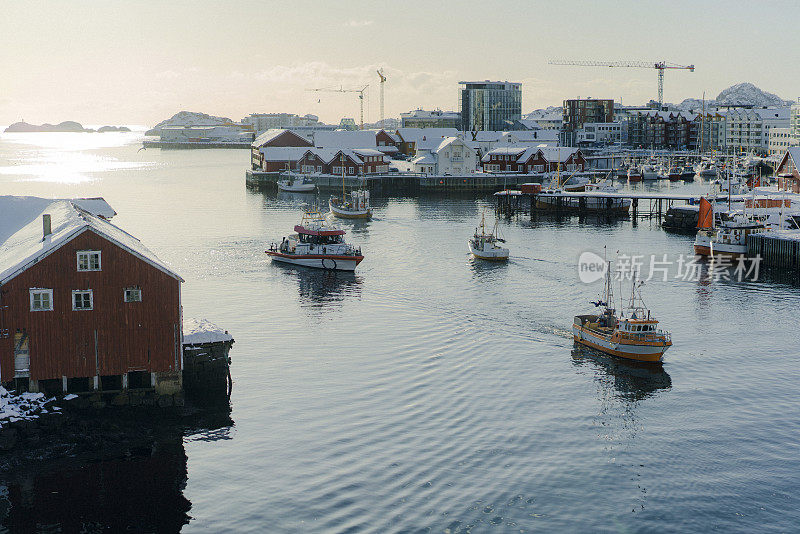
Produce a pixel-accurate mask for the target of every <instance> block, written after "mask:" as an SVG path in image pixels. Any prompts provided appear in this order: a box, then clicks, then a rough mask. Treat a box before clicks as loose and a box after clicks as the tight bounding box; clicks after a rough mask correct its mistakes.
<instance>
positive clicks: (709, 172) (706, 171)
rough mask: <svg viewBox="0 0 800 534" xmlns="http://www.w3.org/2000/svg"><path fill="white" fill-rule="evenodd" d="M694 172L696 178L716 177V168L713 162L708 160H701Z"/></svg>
mask: <svg viewBox="0 0 800 534" xmlns="http://www.w3.org/2000/svg"><path fill="white" fill-rule="evenodd" d="M694 172H695V174H696V175H698V176H703V177H705V176H716V175H717V166H716V165H714V162H713V161H711V160H709V159H703V160H702V161H700V163H698V164H697V165H695V167H694Z"/></svg>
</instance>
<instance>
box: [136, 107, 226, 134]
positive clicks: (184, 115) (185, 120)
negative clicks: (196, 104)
mask: <svg viewBox="0 0 800 534" xmlns="http://www.w3.org/2000/svg"><path fill="white" fill-rule="evenodd" d="M229 122H233V121H232V120H231V119H229V118H228V117H216V116H214V115H207V114H205V113H197V112H194V111H180V112H178V113H176V114H175V115H173V116H172V117H170V118H168V119H167V120H164V121H161V122H159V123H158V124H156V125H155V126H153V129H151V130H147V131H146V132H145V135H161V129H162V128H167V127H171V126H172V127H174V126H217V125H220V124H227V123H229Z"/></svg>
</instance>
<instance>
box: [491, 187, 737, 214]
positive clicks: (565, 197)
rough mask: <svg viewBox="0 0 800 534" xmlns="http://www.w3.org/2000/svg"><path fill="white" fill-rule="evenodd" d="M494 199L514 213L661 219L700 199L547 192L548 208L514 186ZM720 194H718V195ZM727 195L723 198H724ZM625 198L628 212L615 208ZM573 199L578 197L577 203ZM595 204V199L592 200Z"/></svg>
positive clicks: (672, 195) (535, 196)
mask: <svg viewBox="0 0 800 534" xmlns="http://www.w3.org/2000/svg"><path fill="white" fill-rule="evenodd" d="M494 196H495V199H496V206H495V207H496V211H497V213H498V214H501V215H506V216H510V215H514V214H517V213H523V214H531V215H533V214H534V213H539V212H543V213H557V214H569V213H572V214H579V215H588V214H594V215H600V216H612V217H613V216H626V215H629V216H630V217H632V218H634V219H636V218H645V219H647V218H657V219H659V220H660V219H662V218H663V217H664V214H665V213H666V212H667V210H669V209H670V208H672V207H673V206H675V205H683V204H694V203H695V202H698V201H699V200H700V196H701V195H689V194H680V193H656V192H638V191H618V192H613V193H611V192H606V191H575V192H569V191H564V192H559V193H550V194H548V195H547V198H548V199H552V200H553V201H552V203H551V206H549V207H548V208H546V209H545V208H537V200H538V198H539V196H540V195H539V194H537V193H523V192H521V191H515V190H504V191H498V192H497V193H495V194H494ZM589 198H591V199H606V201H607V202H606V203H605V205H606V208H605V209H604V208H602V207H600V208H596V207H593V208H588V207H587V202H586V199H589ZM720 198H721V197H720ZM727 198H728V197H727V195H726V196H725V199H727ZM744 198H745V196H743V195H736V196H735V197H733V198H732V200H733V201H742V200H744ZM625 199H628V200H630V202H631V205H630V209H629V211H628V213H625V212H624V211H620V210H619V208H615V204H617V203H616V202H615V201H619V200H625ZM572 200H577V206H576V205H575V203H574V202H570V201H572ZM595 204H597V203H595Z"/></svg>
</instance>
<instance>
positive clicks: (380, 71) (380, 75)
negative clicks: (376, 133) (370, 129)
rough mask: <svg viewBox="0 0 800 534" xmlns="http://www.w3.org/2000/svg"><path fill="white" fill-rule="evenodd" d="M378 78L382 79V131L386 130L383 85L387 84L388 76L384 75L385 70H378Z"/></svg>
mask: <svg viewBox="0 0 800 534" xmlns="http://www.w3.org/2000/svg"><path fill="white" fill-rule="evenodd" d="M377 72H378V77H379V78H380V79H381V130H383V129H384V128H386V124H385V122H384V116H383V84H385V83H386V76H385V75H384V74H383V69H382V68H381V69H378V71H377Z"/></svg>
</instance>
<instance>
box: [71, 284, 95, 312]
mask: <svg viewBox="0 0 800 534" xmlns="http://www.w3.org/2000/svg"><path fill="white" fill-rule="evenodd" d="M72 309H73V311H80V310H92V309H94V298H93V296H92V290H91V289H87V290H83V291H73V292H72Z"/></svg>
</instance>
